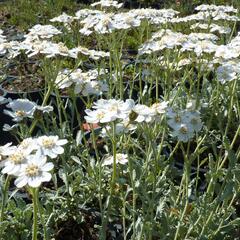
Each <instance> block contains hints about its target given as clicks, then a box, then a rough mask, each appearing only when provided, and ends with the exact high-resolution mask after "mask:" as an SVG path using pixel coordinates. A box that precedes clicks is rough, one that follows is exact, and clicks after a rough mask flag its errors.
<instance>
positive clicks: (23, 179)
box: [14, 154, 54, 188]
mask: <svg viewBox="0 0 240 240" xmlns="http://www.w3.org/2000/svg"><path fill="white" fill-rule="evenodd" d="M53 167H54V165H53V163H50V162H49V163H47V157H46V156H43V155H39V154H34V155H29V156H28V157H27V162H26V163H25V164H23V165H22V166H21V171H20V173H19V174H18V177H17V179H16V180H15V182H14V183H15V185H16V186H17V187H18V188H21V187H23V186H25V185H28V186H30V187H33V188H37V187H39V186H40V185H41V183H42V182H49V181H50V180H51V177H52V176H51V174H50V173H49V171H51V170H52V169H53Z"/></svg>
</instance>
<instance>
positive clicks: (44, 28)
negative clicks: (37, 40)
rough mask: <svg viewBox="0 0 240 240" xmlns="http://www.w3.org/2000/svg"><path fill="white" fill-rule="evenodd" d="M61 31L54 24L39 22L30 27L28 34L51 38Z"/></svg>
mask: <svg viewBox="0 0 240 240" xmlns="http://www.w3.org/2000/svg"><path fill="white" fill-rule="evenodd" d="M60 33H61V32H60V31H59V30H58V29H57V28H55V27H54V26H52V25H41V24H37V25H35V26H33V27H32V28H31V29H29V33H28V35H34V36H39V37H41V38H51V37H53V36H55V35H58V34H60Z"/></svg>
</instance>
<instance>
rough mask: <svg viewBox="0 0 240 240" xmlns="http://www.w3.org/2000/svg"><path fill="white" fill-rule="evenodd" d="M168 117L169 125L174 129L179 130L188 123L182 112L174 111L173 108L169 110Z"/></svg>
mask: <svg viewBox="0 0 240 240" xmlns="http://www.w3.org/2000/svg"><path fill="white" fill-rule="evenodd" d="M167 117H168V118H169V119H168V120H167V123H168V125H169V126H170V127H171V128H172V129H178V128H179V127H180V126H181V125H182V124H183V123H184V122H185V121H186V119H185V117H184V114H183V112H182V111H174V110H173V109H172V108H169V109H168V111H167Z"/></svg>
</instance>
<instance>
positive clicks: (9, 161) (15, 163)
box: [2, 148, 30, 175]
mask: <svg viewBox="0 0 240 240" xmlns="http://www.w3.org/2000/svg"><path fill="white" fill-rule="evenodd" d="M29 154H30V150H29V149H28V150H22V149H17V148H16V149H15V151H14V152H11V154H9V156H8V157H7V158H6V160H4V168H3V169H2V173H3V174H5V173H7V174H9V175H18V174H19V172H21V167H22V165H23V164H25V163H26V162H27V156H28V155H29Z"/></svg>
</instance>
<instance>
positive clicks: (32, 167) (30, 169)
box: [26, 164, 39, 177]
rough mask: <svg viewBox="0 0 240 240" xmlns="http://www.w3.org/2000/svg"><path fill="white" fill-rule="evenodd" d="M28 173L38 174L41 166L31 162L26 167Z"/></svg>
mask: <svg viewBox="0 0 240 240" xmlns="http://www.w3.org/2000/svg"><path fill="white" fill-rule="evenodd" d="M26 173H27V175H28V176H29V177H34V176H37V175H38V173H39V168H38V166H37V165H35V164H31V165H29V166H28V167H27V168H26Z"/></svg>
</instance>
